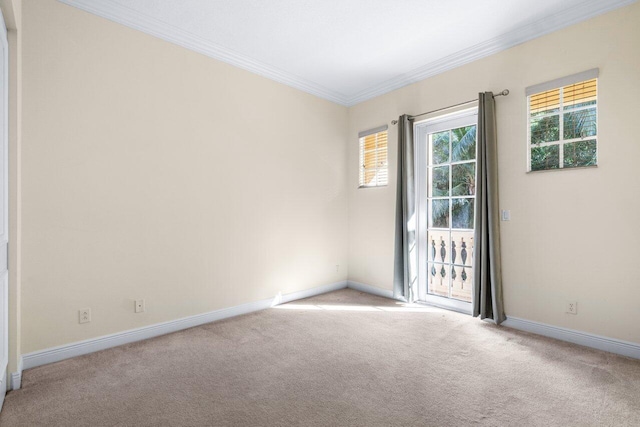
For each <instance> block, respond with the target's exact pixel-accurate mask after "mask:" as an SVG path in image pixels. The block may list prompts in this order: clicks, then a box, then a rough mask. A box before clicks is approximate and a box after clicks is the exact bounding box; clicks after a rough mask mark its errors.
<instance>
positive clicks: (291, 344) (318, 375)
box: [0, 290, 640, 427]
mask: <svg viewBox="0 0 640 427" xmlns="http://www.w3.org/2000/svg"><path fill="white" fill-rule="evenodd" d="M0 425H2V427H10V426H70V427H71V426H74V427H75V426H260V425H262V426H267V425H268V426H288V425H304V426H349V425H357V426H396V425H397V426H467V425H473V426H545V427H548V426H640V361H638V360H633V359H628V358H624V357H619V356H615V355H612V354H608V353H604V352H600V351H596V350H590V349H587V348H583V347H579V346H574V345H570V344H565V343H562V342H558V341H553V340H550V339H545V338H541V337H538V336H534V335H529V334H526V333H520V332H516V331H513V330H510V329H507V328H499V327H496V326H494V325H492V324H488V323H485V322H481V321H479V320H477V319H472V318H470V317H468V316H464V315H461V314H457V313H452V312H446V311H442V310H437V309H423V310H418V311H409V310H405V309H402V308H401V306H400V305H399V304H398V303H396V302H394V301H390V300H386V299H383V298H378V297H374V296H370V295H367V294H363V293H360V292H356V291H353V290H341V291H337V292H333V293H330V294H325V295H321V296H318V297H314V298H310V299H307V300H302V301H296V302H294V303H291V304H288V305H285V306H281V308H273V309H269V310H265V311H262V312H258V313H254V314H250V315H246V316H241V317H237V318H233V319H229V320H226V321H221V322H217V323H211V324H208V325H204V326H201V327H197V328H193V329H189V330H186V331H182V332H178V333H174V334H171V335H166V336H163V337H159V338H155V339H152V340H148V341H145V342H140V343H136V344H130V345H126V346H122V347H118V348H114V349H110V350H106V351H102V352H99V353H94V354H90V355H87V356H83V357H78V358H75V359H71V360H66V361H63V362H59V363H55V364H51V365H48V366H42V367H39V368H35V369H30V370H28V371H25V372H24V376H23V388H22V389H21V390H18V391H13V392H10V393H9V394H8V395H7V399H6V401H5V406H4V410H3V411H2V414H1V415H0Z"/></svg>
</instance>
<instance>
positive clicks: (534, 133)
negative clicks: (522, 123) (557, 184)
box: [531, 104, 597, 171]
mask: <svg viewBox="0 0 640 427" xmlns="http://www.w3.org/2000/svg"><path fill="white" fill-rule="evenodd" d="M581 105H587V104H579V106H581ZM575 107H576V106H572V107H570V108H575ZM570 108H569V107H565V110H568V109H570ZM596 114H597V113H596V109H595V108H589V109H586V110H579V111H566V112H564V113H563V114H562V116H563V117H562V120H563V129H564V130H563V135H562V137H563V139H575V138H589V137H592V136H595V135H596V134H597V127H596ZM559 140H560V115H559V114H558V115H553V116H548V117H535V115H533V117H532V119H531V170H532V171H538V170H548V169H558V168H560V147H561V146H560V144H558V145H548V146H543V147H541V146H539V144H541V143H544V142H557V141H559ZM596 145H597V144H596V140H595V139H589V140H584V141H578V142H571V143H566V144H562V149H563V158H564V161H563V164H562V167H564V168H575V167H583V166H593V165H596V164H597V150H596Z"/></svg>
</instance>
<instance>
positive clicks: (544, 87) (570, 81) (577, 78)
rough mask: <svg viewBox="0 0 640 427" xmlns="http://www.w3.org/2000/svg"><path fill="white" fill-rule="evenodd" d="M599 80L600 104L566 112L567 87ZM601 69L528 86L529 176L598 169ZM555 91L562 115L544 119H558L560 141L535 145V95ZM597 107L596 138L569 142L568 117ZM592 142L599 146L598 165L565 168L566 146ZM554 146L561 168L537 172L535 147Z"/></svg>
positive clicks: (587, 137) (558, 114)
mask: <svg viewBox="0 0 640 427" xmlns="http://www.w3.org/2000/svg"><path fill="white" fill-rule="evenodd" d="M594 79H595V81H596V103H595V104H592V105H588V106H584V107H579V108H577V109H572V110H567V111H565V110H564V98H565V96H564V88H565V87H567V86H571V85H574V84H579V83H582V82H586V81H590V80H594ZM599 85H600V82H599V69H598V68H594V69H591V70H587V71H584V72H581V73H577V74H573V75H570V76H566V77H562V78H559V79H555V80H551V81H548V82H545V83H540V84H537V85H533V86H530V87H527V88H526V89H525V94H526V102H527V118H526V124H527V160H526V161H527V164H526V172H527V173H535V172H550V171H559V170H567V169H568V170H572V169H584V168H595V167H598V163H599V159H600V152H599V145H600V144H599V142H600V141H599V140H600V138H599V136H598V119H599V115H600V111H599V110H600V109H599V108H598V107H599V105H598V104H599V102H598V101H599V92H600V90H599ZM551 90H558V91H559V100H558V112H557V113H548V114H545V115H543V116H542V117H552V116H556V115H557V116H558V140H557V141H550V142H543V143H538V144H532V142H531V123H532V120H531V119H532V117H531V97H532V96H535V95H537V94H540V93H544V92H547V91H551ZM592 108H595V127H596V133H595V135H591V136H585V137H578V138H568V139H565V138H564V115H565V114H566V113H568V112H575V111H583V110H588V109H592ZM590 140H595V145H596V147H595V148H596V154H595V158H596V162H595V164H594V165H585V166H569V167H565V165H564V157H565V156H564V152H565V145H567V144H572V143H577V142H581V141H590ZM550 146H558V167H557V168H549V169H536V170H533V169H532V167H531V151H532V149H533V148H537V147H550Z"/></svg>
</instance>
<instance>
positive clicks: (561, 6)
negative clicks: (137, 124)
mask: <svg viewBox="0 0 640 427" xmlns="http://www.w3.org/2000/svg"><path fill="white" fill-rule="evenodd" d="M60 1H62V2H63V3H67V4H70V5H72V6H76V7H78V8H80V9H84V10H87V11H89V12H92V13H95V14H97V15H99V16H103V17H105V18H107V19H111V20H113V21H116V22H119V23H121V24H124V25H127V26H129V27H132V28H136V29H138V30H141V31H144V32H146V33H149V34H152V35H155V36H157V37H160V38H163V39H165V40H168V41H171V42H173V43H176V44H179V45H182V46H184V47H187V48H189V49H193V50H195V51H198V52H201V53H204V54H206V55H209V56H211V57H213V58H216V59H219V60H222V61H225V62H228V63H230V64H233V65H236V66H238V67H241V68H244V69H247V70H249V71H252V72H255V73H257V74H260V75H263V76H265V77H268V78H271V79H273V80H276V81H279V82H281V83H284V84H287V85H289V86H293V87H295V88H298V89H301V90H304V91H306V92H309V93H312V94H314V95H317V96H320V97H323V98H326V99H329V100H331V101H334V102H337V103H340V104H343V105H353V104H356V103H358V102H361V101H364V100H366V99H369V98H372V97H374V96H378V95H381V94H383V93H386V92H389V91H391V90H394V89H397V88H399V87H402V86H405V85H407V84H410V83H413V82H415V81H418V80H421V79H424V78H426V77H429V76H432V75H435V74H438V73H440V72H443V71H445V70H447V69H451V68H454V67H456V66H459V65H462V64H464V63H467V62H470V61H473V60H475V59H479V58H481V57H484V56H487V55H490V54H493V53H496V52H499V51H501V50H504V49H507V48H509V47H511V46H514V45H516V44H519V43H522V42H524V41H527V40H530V39H532V38H535V37H538V36H540V35H543V34H546V33H549V32H551V31H555V30H557V29H560V28H562V27H565V26H568V25H571V24H574V23H576V22H579V21H582V20H585V19H588V18H591V17H593V16H596V15H599V14H601V13H604V12H607V11H609V10H612V9H615V8H617V7H620V6H624V5H627V4H630V3H633V2H635V1H636V0H535V1H532V0H445V1H442V0H438V1H436V0H181V1H175V0H60Z"/></svg>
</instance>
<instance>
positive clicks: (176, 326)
mask: <svg viewBox="0 0 640 427" xmlns="http://www.w3.org/2000/svg"><path fill="white" fill-rule="evenodd" d="M346 287H347V282H346V281H342V282H337V283H332V284H329V285H323V286H318V287H315V288H311V289H306V290H303V291H298V292H292V293H290V294H285V295H281V294H278V295H277V296H276V297H275V298H269V299H265V300H262V301H255V302H250V303H247V304H242V305H238V306H235V307H229V308H223V309H220V310H215V311H211V312H208V313H203V314H197V315H195V316H189V317H185V318H182V319H177V320H171V321H168V322H163V323H157V324H155V325H150V326H144V327H142V328H136V329H130V330H128V331H123V332H117V333H115V334H110V335H104V336H101V337H97V338H91V339H88V340H84V341H78V342H75V343H71V344H65V345H61V346H57V347H52V348H48V349H45V350H39V351H34V352H32V353H27V354H24V355H23V356H22V360H23V368H24V369H30V368H35V367H36V366H41V365H46V364H48V363H53V362H59V361H61V360H64V359H69V358H71V357H76V356H82V355H83V354H89V353H93V352H96V351H100V350H105V349H108V348H112V347H117V346H120V345H123V344H129V343H132V342H136V341H140V340H144V339H148V338H153V337H157V336H160V335H165V334H168V333H171V332H176V331H180V330H183V329H187V328H192V327H194V326H199V325H203V324H205V323H210V322H215V321H216V320H222V319H227V318H229V317H234V316H239V315H241V314H247V313H251V312H254V311H259V310H264V309H266V308H269V307H273V306H274V305H278V304H282V303H285V302H289V301H294V300H297V299H301V298H308V297H311V296H314V295H320V294H323V293H326V292H331V291H335V290H338V289H343V288H346ZM13 375H15V378H16V381H18V384H19V382H20V380H21V375H22V372H21V371H20V373H14V374H12V376H13ZM12 380H13V378H12Z"/></svg>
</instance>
